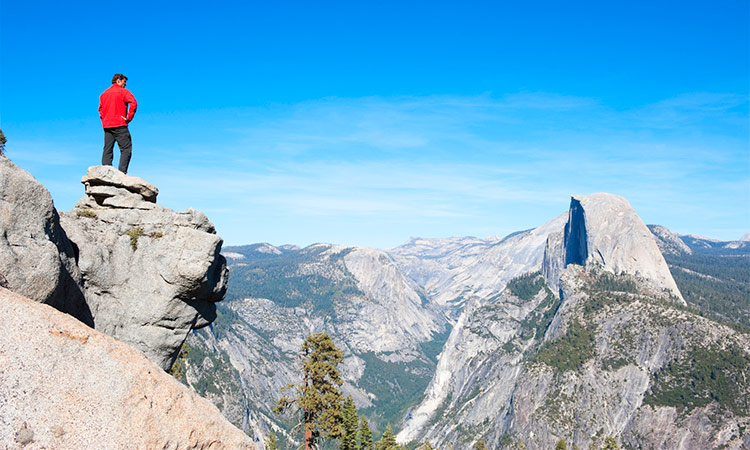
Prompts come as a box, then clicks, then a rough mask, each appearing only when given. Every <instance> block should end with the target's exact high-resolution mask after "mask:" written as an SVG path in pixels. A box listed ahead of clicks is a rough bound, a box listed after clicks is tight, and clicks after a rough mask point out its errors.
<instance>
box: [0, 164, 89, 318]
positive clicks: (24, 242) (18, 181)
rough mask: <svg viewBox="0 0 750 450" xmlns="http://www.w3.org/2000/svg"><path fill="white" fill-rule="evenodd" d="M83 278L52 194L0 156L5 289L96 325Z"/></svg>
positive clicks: (1, 281)
mask: <svg viewBox="0 0 750 450" xmlns="http://www.w3.org/2000/svg"><path fill="white" fill-rule="evenodd" d="M80 280H81V274H80V271H79V270H78V267H77V266H76V261H75V248H74V247H73V246H72V245H71V244H70V242H69V240H68V238H67V236H66V234H65V231H64V230H63V229H62V228H61V227H60V219H59V217H58V214H57V211H55V208H54V205H53V204H52V197H50V195H49V192H47V189H45V188H44V186H42V185H41V184H40V183H39V182H38V181H37V180H36V179H34V177H33V176H31V174H30V173H28V172H26V171H25V170H23V169H21V168H20V167H18V166H16V165H15V164H13V163H12V162H11V161H10V160H9V159H7V158H5V157H3V156H0V285H2V286H3V287H6V288H8V289H11V290H13V291H14V292H17V293H19V294H21V295H24V296H26V297H28V298H31V299H33V300H35V301H38V302H42V303H47V304H49V305H51V306H53V307H55V308H57V309H59V310H61V311H64V312H67V313H69V314H71V315H73V316H75V317H76V318H77V319H78V320H80V321H82V322H84V323H86V324H87V325H89V326H93V321H92V317H91V313H90V311H89V309H88V306H87V305H86V303H85V301H84V296H83V292H82V291H81V287H80Z"/></svg>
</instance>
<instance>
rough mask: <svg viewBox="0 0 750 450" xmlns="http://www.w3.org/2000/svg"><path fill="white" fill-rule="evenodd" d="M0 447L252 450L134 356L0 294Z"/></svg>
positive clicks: (189, 394)
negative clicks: (0, 335) (1, 320)
mask: <svg viewBox="0 0 750 450" xmlns="http://www.w3.org/2000/svg"><path fill="white" fill-rule="evenodd" d="M0 314H2V315H3V318H4V319H3V323H2V325H1V326H0V329H1V330H2V334H3V339H2V341H0V367H2V370H0V446H2V448H7V449H22V448H23V449H25V450H31V449H50V448H56V449H78V448H98V449H103V450H104V449H113V450H115V449H123V448H142V449H151V448H170V449H217V450H218V449H227V450H234V449H255V448H256V446H255V443H254V442H253V441H252V440H251V439H249V438H248V437H247V436H246V435H245V434H244V433H242V432H241V431H240V430H239V429H237V428H235V427H234V426H232V425H231V424H230V423H229V422H228V421H227V420H226V419H224V418H223V417H222V416H221V414H220V413H219V411H218V410H217V409H216V407H215V406H214V405H212V404H211V403H210V402H209V401H208V400H206V399H204V398H201V397H200V396H198V395H197V394H196V393H195V392H193V391H192V390H190V389H188V388H186V387H185V386H183V385H181V384H180V383H179V382H177V381H176V380H175V379H174V377H172V376H171V375H169V374H167V373H166V372H164V370H162V369H161V368H160V367H159V366H158V365H156V364H154V363H153V362H151V361H149V360H148V359H147V358H146V357H145V356H144V354H143V353H141V352H140V351H138V350H136V349H134V348H133V347H131V346H129V345H127V344H124V343H122V342H120V341H118V340H116V339H113V338H111V337H109V336H107V335H104V334H102V333H99V332H97V331H95V330H93V329H91V328H90V327H88V326H86V325H84V324H83V323H81V322H80V321H78V320H76V319H75V318H73V317H71V316H69V315H67V314H64V313H61V312H59V311H57V310H55V309H53V308H52V307H50V306H48V305H43V304H40V303H36V302H33V301H31V300H29V299H27V298H24V297H21V296H20V295H17V294H14V293H12V292H10V291H8V290H6V289H3V288H0Z"/></svg>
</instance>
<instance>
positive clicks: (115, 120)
mask: <svg viewBox="0 0 750 450" xmlns="http://www.w3.org/2000/svg"><path fill="white" fill-rule="evenodd" d="M128 107H129V108H128ZM137 107H138V103H136V101H135V97H133V94H131V93H130V91H129V90H127V89H125V88H124V87H120V86H118V85H117V84H113V85H112V86H111V87H110V88H109V89H107V90H106V91H104V92H102V95H100V96H99V118H100V119H102V128H114V127H121V126H128V122H130V121H131V120H133V116H134V115H135V109H136V108H137ZM123 117H125V118H124V119H123Z"/></svg>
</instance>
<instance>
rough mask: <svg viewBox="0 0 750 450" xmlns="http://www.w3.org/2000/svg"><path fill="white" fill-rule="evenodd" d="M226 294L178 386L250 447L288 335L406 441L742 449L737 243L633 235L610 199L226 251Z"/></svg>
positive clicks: (745, 411) (280, 370)
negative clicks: (394, 236)
mask: <svg viewBox="0 0 750 450" xmlns="http://www.w3.org/2000/svg"><path fill="white" fill-rule="evenodd" d="M223 255H224V256H225V257H226V258H227V263H228V266H229V270H230V274H231V276H230V278H229V285H228V290H227V298H226V300H225V301H224V302H222V303H220V304H218V305H217V319H216V321H215V322H214V323H213V324H212V325H211V326H209V327H207V328H204V329H201V330H194V331H193V332H191V334H190V335H189V337H188V340H187V343H188V345H189V347H190V348H191V351H190V353H189V354H188V357H187V362H186V366H187V371H186V381H185V382H186V383H187V384H189V385H190V386H192V387H193V388H194V389H196V390H197V391H198V392H199V393H201V394H202V395H204V396H206V397H207V398H209V399H210V400H211V401H213V402H214V404H216V405H217V406H218V407H219V409H220V410H221V411H222V412H223V414H224V415H225V416H226V417H227V418H228V419H229V420H230V421H231V422H233V423H234V424H236V425H237V426H239V427H240V428H242V429H244V430H245V431H246V432H247V433H248V434H250V435H251V436H253V437H254V438H255V439H256V440H257V441H262V440H263V439H264V437H265V436H266V435H267V433H268V431H269V430H271V429H273V430H274V431H275V433H276V434H277V435H278V436H280V438H281V439H280V440H281V442H282V445H286V446H289V447H291V446H292V445H295V444H294V443H296V442H298V440H299V436H297V435H296V434H294V433H290V430H291V429H292V428H293V425H294V423H295V421H294V418H293V417H291V416H277V415H275V414H274V413H272V409H273V406H274V404H275V399H277V398H278V397H279V396H280V392H281V389H282V387H284V386H286V385H287V384H288V383H294V382H297V381H299V362H300V361H299V359H298V357H297V353H298V350H299V348H300V345H301V343H302V341H303V340H304V338H305V337H306V336H307V335H309V334H311V333H314V332H317V331H322V330H324V331H327V332H328V333H329V334H330V335H331V336H332V337H333V339H334V340H335V341H336V343H337V345H338V346H339V347H340V348H342V349H343V350H344V355H345V359H344V362H343V363H342V365H341V367H340V370H341V372H342V375H343V378H344V380H345V384H344V386H343V391H344V393H345V394H347V395H352V397H353V398H354V400H355V403H356V405H357V408H358V410H359V412H360V414H361V415H364V416H365V417H367V418H368V420H369V421H370V423H371V427H372V428H373V429H374V430H376V431H380V432H382V430H383V429H384V428H385V426H386V424H389V423H390V424H392V425H393V426H394V428H395V429H397V430H400V432H399V434H398V439H399V441H400V442H402V443H404V444H407V445H409V446H415V445H416V444H418V443H422V442H425V441H426V440H429V441H430V442H431V443H433V444H435V445H436V446H439V447H441V448H447V447H448V446H453V448H456V449H459V448H471V447H472V446H473V445H474V444H476V443H477V442H478V441H479V440H483V441H484V442H485V443H486V445H487V446H488V447H489V448H503V447H504V446H509V445H515V444H516V443H518V442H519V441H522V442H523V443H524V445H526V446H527V447H528V448H552V447H554V445H555V443H556V442H557V441H558V440H560V439H563V440H565V441H566V442H568V443H569V444H570V445H571V446H572V445H576V446H578V447H579V448H588V447H589V446H591V445H594V446H596V445H600V444H601V443H602V442H603V440H604V439H605V438H606V437H608V436H612V437H614V438H615V439H616V440H617V441H618V442H620V443H621V444H622V445H623V446H626V447H629V448H684V449H688V448H713V447H721V446H724V447H726V448H742V447H743V446H748V445H750V432H748V431H747V430H748V426H749V425H750V398H749V396H748V394H747V392H750V386H749V385H748V384H749V383H748V381H747V380H748V377H747V376H748V375H749V374H748V368H749V367H750V356H749V355H750V335H749V334H748V326H749V325H750V320H749V318H750V304H749V302H750V264H748V261H749V259H748V258H750V242H747V241H746V240H743V241H732V242H718V241H713V240H709V239H705V238H700V237H695V236H678V235H677V234H675V233H673V232H671V231H670V230H668V229H666V228H664V227H660V226H649V227H646V226H645V225H644V224H643V222H642V221H641V219H640V218H639V217H638V216H637V214H636V213H635V211H633V209H632V208H631V207H630V205H629V204H628V202H627V201H626V200H625V199H623V198H621V197H617V196H614V195H611V194H591V195H587V196H576V197H573V198H572V199H571V207H570V209H569V211H568V212H567V213H564V214H562V215H560V216H558V217H556V218H554V219H552V220H550V221H549V222H547V223H545V224H542V225H540V226H539V227H537V228H535V229H532V230H526V231H521V232H517V233H513V234H511V235H509V236H506V237H503V238H500V237H492V238H485V239H482V238H474V237H455V238H446V239H421V238H413V239H411V240H409V242H407V243H406V244H404V245H402V246H399V247H396V248H394V249H390V250H377V249H369V248H359V247H346V246H339V245H333V244H315V245H311V246H309V247H305V248H299V247H295V246H278V247H277V246H272V245H269V244H254V245H247V246H238V247H226V248H225V249H224V251H223Z"/></svg>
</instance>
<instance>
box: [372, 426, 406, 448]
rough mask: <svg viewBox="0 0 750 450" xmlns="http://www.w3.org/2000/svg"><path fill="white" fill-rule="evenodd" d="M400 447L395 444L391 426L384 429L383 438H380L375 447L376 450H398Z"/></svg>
mask: <svg viewBox="0 0 750 450" xmlns="http://www.w3.org/2000/svg"><path fill="white" fill-rule="evenodd" d="M400 448H401V447H400V446H399V445H398V442H396V435H395V434H393V428H391V424H388V425H387V426H386V427H385V431H384V432H383V436H382V437H381V438H380V440H379V441H378V443H377V444H376V445H375V449H376V450H399V449H400Z"/></svg>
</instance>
